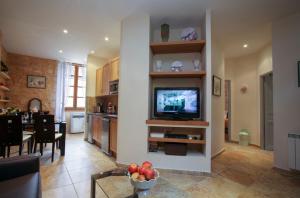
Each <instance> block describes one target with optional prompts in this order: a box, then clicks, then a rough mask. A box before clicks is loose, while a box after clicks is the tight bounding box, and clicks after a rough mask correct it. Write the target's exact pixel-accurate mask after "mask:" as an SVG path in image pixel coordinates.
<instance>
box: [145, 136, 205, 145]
mask: <svg viewBox="0 0 300 198" xmlns="http://www.w3.org/2000/svg"><path fill="white" fill-rule="evenodd" d="M148 141H149V142H174V143H187V144H205V143H206V142H205V140H190V139H178V138H155V137H149V138H148Z"/></svg>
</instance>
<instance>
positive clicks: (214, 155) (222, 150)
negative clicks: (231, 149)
mask: <svg viewBox="0 0 300 198" xmlns="http://www.w3.org/2000/svg"><path fill="white" fill-rule="evenodd" d="M224 151H225V148H222V149H221V150H220V151H218V152H217V153H215V154H213V155H212V156H211V159H214V158H216V157H217V156H219V155H221V154H222V153H223V152H224Z"/></svg>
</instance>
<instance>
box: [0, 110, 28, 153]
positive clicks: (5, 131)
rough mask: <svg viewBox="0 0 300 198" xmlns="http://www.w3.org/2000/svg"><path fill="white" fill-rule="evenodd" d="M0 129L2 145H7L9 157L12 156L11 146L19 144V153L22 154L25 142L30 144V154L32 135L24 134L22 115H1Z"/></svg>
mask: <svg viewBox="0 0 300 198" xmlns="http://www.w3.org/2000/svg"><path fill="white" fill-rule="evenodd" d="M0 131H1V142H2V146H4V148H5V147H7V156H8V157H9V156H10V147H11V146H19V155H22V151H23V145H24V144H25V143H27V145H28V148H27V150H28V154H29V153H30V151H31V135H28V134H23V129H22V118H21V115H5V116H0ZM4 155H5V153H4Z"/></svg>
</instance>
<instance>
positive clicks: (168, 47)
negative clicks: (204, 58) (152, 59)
mask: <svg viewBox="0 0 300 198" xmlns="http://www.w3.org/2000/svg"><path fill="white" fill-rule="evenodd" d="M204 46H205V41H204V40H196V41H171V42H161V43H152V44H150V48H151V50H152V53H153V54H175V53H195V52H201V51H202V49H203V47H204Z"/></svg>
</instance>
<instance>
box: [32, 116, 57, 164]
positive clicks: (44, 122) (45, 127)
mask: <svg viewBox="0 0 300 198" xmlns="http://www.w3.org/2000/svg"><path fill="white" fill-rule="evenodd" d="M34 128H35V131H36V135H35V143H34V152H36V147H37V144H38V143H39V144H40V152H41V155H43V147H44V145H43V144H44V143H52V156H51V161H52V162H53V160H54V150H55V143H56V142H60V141H61V140H62V134H61V133H56V132H55V123H54V115H39V116H37V117H36V118H35V120H34Z"/></svg>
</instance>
